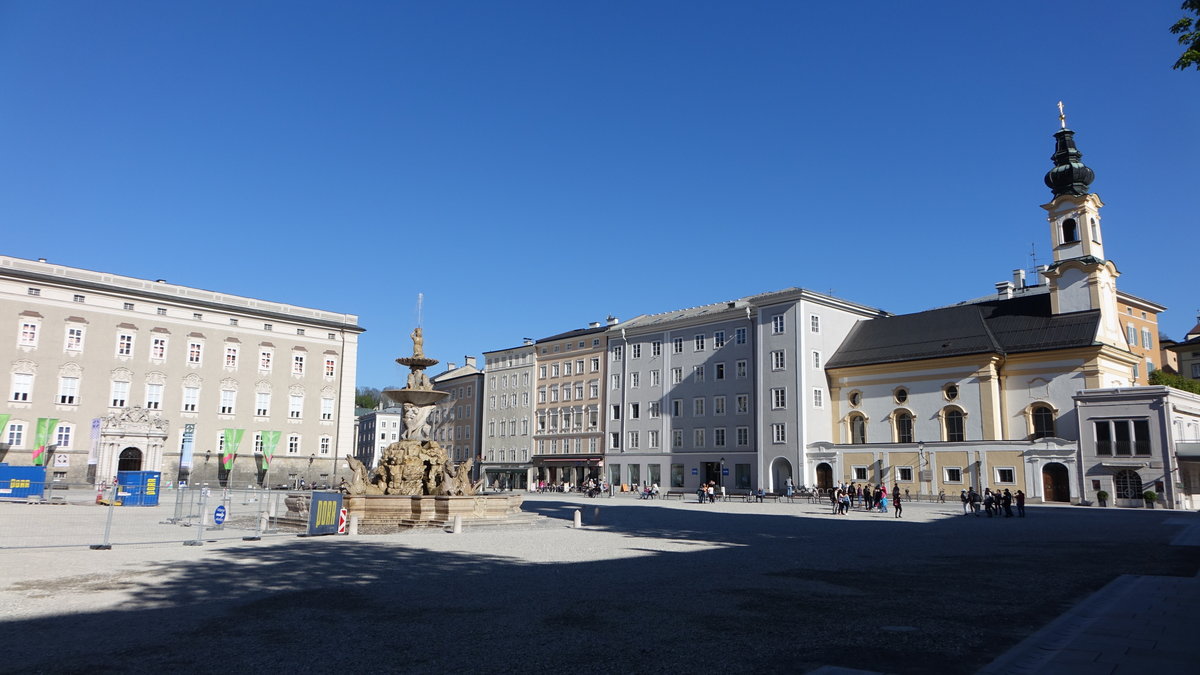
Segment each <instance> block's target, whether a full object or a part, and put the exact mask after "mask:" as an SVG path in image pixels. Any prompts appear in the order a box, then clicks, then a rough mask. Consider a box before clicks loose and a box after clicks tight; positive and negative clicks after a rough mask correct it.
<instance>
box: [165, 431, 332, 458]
mask: <svg viewBox="0 0 1200 675" xmlns="http://www.w3.org/2000/svg"><path fill="white" fill-rule="evenodd" d="M183 443H184V441H183V440H180V443H179V448H180V452H182V451H183ZM332 448H333V438H332V437H330V436H320V437H319V438H317V450H318V451H319V453H320V454H322V455H328V454H329V453H330V451H331V450H332ZM283 450H284V452H286V453H287V454H289V455H299V454H301V453H302V452H304V445H303V436H301V435H300V434H288V435H287V437H286V438H285V439H284V443H283ZM224 451H225V434H224V432H222V433H219V434H217V453H218V454H220V453H222V452H224ZM254 452H255V453H256V454H260V455H261V454H262V452H263V439H262V432H261V431H256V432H254Z"/></svg>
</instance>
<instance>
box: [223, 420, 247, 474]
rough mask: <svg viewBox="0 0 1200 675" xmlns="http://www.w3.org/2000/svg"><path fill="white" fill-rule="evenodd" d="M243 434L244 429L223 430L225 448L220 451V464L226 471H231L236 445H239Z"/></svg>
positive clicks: (235, 454) (235, 456)
mask: <svg viewBox="0 0 1200 675" xmlns="http://www.w3.org/2000/svg"><path fill="white" fill-rule="evenodd" d="M245 433H246V430H245V429H226V430H225V447H224V448H222V449H221V462H222V463H223V464H224V466H225V470H226V471H229V470H231V469H233V460H234V459H236V458H237V451H238V445H240V444H241V442H242V435H243V434H245Z"/></svg>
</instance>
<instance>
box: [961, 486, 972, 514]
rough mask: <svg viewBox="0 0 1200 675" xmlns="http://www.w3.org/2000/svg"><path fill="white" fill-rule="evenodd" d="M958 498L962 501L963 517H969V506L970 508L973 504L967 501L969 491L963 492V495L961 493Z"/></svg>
mask: <svg viewBox="0 0 1200 675" xmlns="http://www.w3.org/2000/svg"><path fill="white" fill-rule="evenodd" d="M958 498H959V499H961V500H962V504H963V515H964V516H965V515H967V506H969V505H970V502H971V500H969V499H967V491H966V490H963V491H962V492H961V493H959V495H958Z"/></svg>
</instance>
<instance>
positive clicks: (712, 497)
mask: <svg viewBox="0 0 1200 675" xmlns="http://www.w3.org/2000/svg"><path fill="white" fill-rule="evenodd" d="M716 501H717V489H716V488H715V487H713V483H712V481H709V482H708V503H709V504H714V503H716Z"/></svg>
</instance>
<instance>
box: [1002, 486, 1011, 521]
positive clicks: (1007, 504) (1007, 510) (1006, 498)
mask: <svg viewBox="0 0 1200 675" xmlns="http://www.w3.org/2000/svg"><path fill="white" fill-rule="evenodd" d="M1012 502H1013V496H1012V493H1011V492H1009V491H1008V488H1005V489H1004V495H1003V496H1002V497H1000V505H1001V506H1003V507H1004V517H1005V518H1012V517H1013V512H1012Z"/></svg>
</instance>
